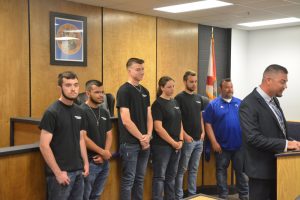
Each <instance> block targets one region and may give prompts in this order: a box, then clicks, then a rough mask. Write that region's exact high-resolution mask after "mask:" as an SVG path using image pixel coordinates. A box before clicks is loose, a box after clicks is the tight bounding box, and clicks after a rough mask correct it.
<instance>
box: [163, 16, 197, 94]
mask: <svg viewBox="0 0 300 200" xmlns="http://www.w3.org/2000/svg"><path fill="white" fill-rule="evenodd" d="M197 66H198V25H197V24H190V23H186V22H179V21H174V20H168V19H162V18H158V19H157V80H159V78H160V77H161V76H164V75H168V76H171V77H172V78H173V79H174V80H175V94H177V93H178V92H180V91H181V90H183V88H184V87H183V83H182V76H183V74H184V72H185V71H186V70H188V69H190V70H193V71H195V72H197Z"/></svg>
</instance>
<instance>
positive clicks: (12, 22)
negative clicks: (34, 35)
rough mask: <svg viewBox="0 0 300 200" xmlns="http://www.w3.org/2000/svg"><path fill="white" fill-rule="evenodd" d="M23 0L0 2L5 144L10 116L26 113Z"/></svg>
mask: <svg viewBox="0 0 300 200" xmlns="http://www.w3.org/2000/svg"><path fill="white" fill-rule="evenodd" d="M27 15H28V10H27V0H3V1H1V6H0V30H1V34H0V44H1V45H0V76H1V79H0V85H1V87H0V94H1V95H0V109H1V111H0V147H3V146H8V145H9V118H10V116H23V117H25V116H28V115H29V70H28V62H29V54H28V49H29V48H28V46H29V42H28V18H27Z"/></svg>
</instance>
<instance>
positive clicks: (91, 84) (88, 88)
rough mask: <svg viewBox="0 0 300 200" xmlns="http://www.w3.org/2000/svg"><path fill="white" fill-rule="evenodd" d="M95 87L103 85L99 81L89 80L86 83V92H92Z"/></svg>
mask: <svg viewBox="0 0 300 200" xmlns="http://www.w3.org/2000/svg"><path fill="white" fill-rule="evenodd" d="M93 85H96V86H97V87H101V86H103V83H102V82H101V81H98V80H89V81H87V82H86V83H85V90H86V91H91V89H92V86H93Z"/></svg>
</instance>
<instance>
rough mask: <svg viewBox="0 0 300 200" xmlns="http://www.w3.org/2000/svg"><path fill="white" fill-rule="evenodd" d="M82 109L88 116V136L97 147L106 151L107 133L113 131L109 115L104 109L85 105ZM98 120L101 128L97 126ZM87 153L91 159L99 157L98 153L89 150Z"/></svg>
mask: <svg viewBox="0 0 300 200" xmlns="http://www.w3.org/2000/svg"><path fill="white" fill-rule="evenodd" d="M80 107H81V108H82V109H83V110H84V113H85V115H86V117H85V119H86V121H87V122H86V124H87V136H88V137H89V138H90V139H91V140H92V141H93V142H94V143H95V144H96V145H98V146H99V147H101V148H102V149H105V142H106V133H107V132H108V131H110V130H111V129H112V126H111V121H110V115H109V113H108V112H107V110H105V109H104V108H102V107H99V108H90V107H89V106H88V105H87V104H85V103H83V104H81V105H80ZM99 112H100V115H99ZM99 116H100V117H99ZM98 118H99V119H98ZM97 120H98V122H99V126H97ZM87 153H88V157H89V159H92V158H93V157H94V156H96V155H97V153H95V152H93V151H91V150H89V149H88V150H87Z"/></svg>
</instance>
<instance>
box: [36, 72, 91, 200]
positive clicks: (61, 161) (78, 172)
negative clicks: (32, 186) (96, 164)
mask: <svg viewBox="0 0 300 200" xmlns="http://www.w3.org/2000/svg"><path fill="white" fill-rule="evenodd" d="M58 87H59V89H60V91H61V96H60V98H59V99H58V100H57V101H56V102H54V103H53V104H52V105H51V106H50V107H49V108H48V109H47V110H46V112H45V113H44V116H43V118H42V120H41V123H40V125H39V128H40V129H41V138H40V150H41V153H42V155H43V157H44V159H45V161H46V163H47V192H48V199H49V200H67V199H72V200H77V199H78V200H81V199H82V197H83V187H84V178H83V176H84V177H86V176H87V175H88V174H89V164H88V159H87V152H86V147H85V142H84V138H83V134H84V131H85V130H86V128H85V126H86V125H85V119H84V113H83V111H82V109H81V108H79V107H78V106H77V105H75V104H74V103H73V102H74V100H75V99H76V98H77V96H78V91H79V84H78V78H77V76H76V74H74V73H73V72H63V73H61V74H59V75H58Z"/></svg>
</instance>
